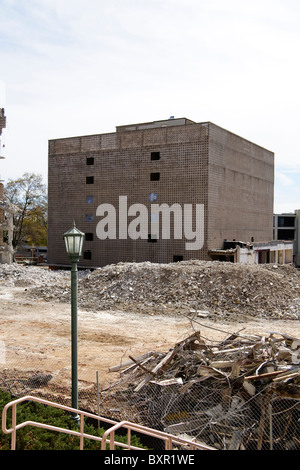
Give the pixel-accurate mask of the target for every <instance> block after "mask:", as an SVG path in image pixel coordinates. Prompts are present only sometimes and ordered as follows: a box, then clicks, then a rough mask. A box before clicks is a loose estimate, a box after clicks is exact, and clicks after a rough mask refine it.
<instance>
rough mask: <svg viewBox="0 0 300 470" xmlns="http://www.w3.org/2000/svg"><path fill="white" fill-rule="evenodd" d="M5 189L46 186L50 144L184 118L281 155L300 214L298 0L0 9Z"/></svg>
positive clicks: (287, 205) (292, 203)
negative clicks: (30, 180) (38, 182)
mask: <svg viewBox="0 0 300 470" xmlns="http://www.w3.org/2000/svg"><path fill="white" fill-rule="evenodd" d="M0 41H1V42H0V45H1V47H0V107H5V111H6V116H7V129H6V131H4V132H3V135H2V143H4V144H5V152H4V154H5V157H6V158H5V160H1V161H0V165H1V166H0V176H1V178H2V180H4V182H5V181H7V180H8V179H15V178H17V177H19V176H22V175H23V174H24V173H25V172H35V173H38V174H42V175H43V177H44V180H45V182H47V162H48V140H49V139H53V138H59V137H70V136H76V135H88V134H96V133H104V132H114V131H115V127H116V126H118V125H124V124H131V123H137V122H146V121H153V120H161V119H167V118H169V117H170V116H175V117H177V118H180V117H186V118H188V119H191V120H194V121H196V122H205V121H211V122H214V123H215V124H217V125H219V126H221V127H224V128H225V129H228V130H229V131H231V132H234V133H236V134H238V135H240V136H242V137H244V138H246V139H248V140H251V141H253V142H255V143H256V144H258V145H261V146H262V147H265V148H267V149H268V150H271V151H273V152H274V153H275V207H274V210H275V212H285V211H289V212H293V211H294V210H295V209H300V184H299V183H300V158H299V157H300V147H299V132H300V125H299V124H300V114H299V111H300V95H299V89H300V61H299V57H300V2H299V0H251V1H250V0H226V1H225V0H105V1H104V0H0Z"/></svg>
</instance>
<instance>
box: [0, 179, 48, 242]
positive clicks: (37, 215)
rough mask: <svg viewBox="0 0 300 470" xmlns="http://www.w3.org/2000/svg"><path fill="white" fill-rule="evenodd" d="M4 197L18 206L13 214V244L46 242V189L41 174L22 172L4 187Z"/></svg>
mask: <svg viewBox="0 0 300 470" xmlns="http://www.w3.org/2000/svg"><path fill="white" fill-rule="evenodd" d="M4 195H5V197H6V199H7V200H8V201H9V202H10V203H12V204H14V205H16V206H18V207H19V209H20V212H19V213H17V214H15V215H14V234H13V246H14V248H17V247H18V246H20V245H21V244H22V243H27V244H28V245H31V246H32V245H35V246H45V245H46V244H47V189H46V186H45V184H43V179H42V176H41V175H37V174H35V173H24V175H23V176H22V177H21V178H18V179H16V180H12V179H10V180H9V181H8V182H7V184H6V185H5V187H4Z"/></svg>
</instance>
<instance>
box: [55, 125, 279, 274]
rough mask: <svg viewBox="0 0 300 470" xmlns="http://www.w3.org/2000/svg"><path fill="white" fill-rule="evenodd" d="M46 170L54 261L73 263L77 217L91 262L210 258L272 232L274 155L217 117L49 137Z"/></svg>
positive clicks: (82, 262)
mask: <svg viewBox="0 0 300 470" xmlns="http://www.w3.org/2000/svg"><path fill="white" fill-rule="evenodd" d="M48 174H49V177H48V178H49V181H48V191H49V194H48V202H49V212H48V263H49V264H50V265H66V264H69V260H68V258H67V255H66V252H65V247H64V242H63V233H64V232H66V231H67V230H68V229H69V228H71V227H72V224H73V220H75V222H76V226H77V227H78V228H79V229H80V230H81V231H83V232H84V233H85V241H84V246H83V255H82V257H81V260H80V263H79V265H81V266H85V267H97V266H104V265H106V264H111V263H117V262H120V261H136V262H140V261H151V262H159V263H168V262H172V261H178V260H187V259H203V260H209V259H211V257H210V252H211V250H216V249H221V248H222V247H223V245H224V241H226V240H230V241H232V240H242V241H243V242H251V241H252V242H253V241H256V242H263V241H269V240H272V238H273V233H272V226H273V186H274V154H273V153H272V152H271V151H269V150H266V149H264V148H262V147H260V146H258V145H256V144H254V143H252V142H249V141H248V140H245V139H244V138H242V137H239V136H237V135H235V134H233V133H232V132H229V131H227V130H225V129H223V128H221V127H219V126H217V125H215V124H213V123H211V122H206V123H196V122H193V121H191V120H188V119H186V118H182V119H174V118H170V119H168V120H165V121H156V122H149V123H142V124H134V125H126V126H119V127H117V128H116V132H114V133H109V134H98V135H90V136H81V137H71V138H60V139H55V140H50V141H49V172H48ZM105 204H106V205H105Z"/></svg>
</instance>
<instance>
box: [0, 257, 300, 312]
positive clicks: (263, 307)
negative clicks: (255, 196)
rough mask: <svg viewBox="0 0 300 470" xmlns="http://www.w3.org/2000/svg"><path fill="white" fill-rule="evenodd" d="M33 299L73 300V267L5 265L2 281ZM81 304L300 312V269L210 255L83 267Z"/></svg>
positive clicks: (137, 308) (140, 308)
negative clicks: (199, 258)
mask: <svg viewBox="0 0 300 470" xmlns="http://www.w3.org/2000/svg"><path fill="white" fill-rule="evenodd" d="M3 280H5V282H9V283H10V284H11V285H15V286H26V287H27V295H28V297H29V298H31V299H32V300H34V299H41V300H46V301H47V300H48V301H50V300H51V301H60V302H69V301H70V272H69V271H61V270H60V271H54V270H53V271H52V270H49V269H41V268H40V267H34V266H28V267H25V266H21V265H16V264H13V265H2V266H1V267H0V282H1V281H3ZM78 303H79V308H82V309H89V310H94V311H99V310H122V311H125V312H126V311H128V312H133V311H135V312H140V313H144V314H150V315H154V314H160V315H161V314H166V315H172V316H180V315H185V316H188V317H191V318H195V317H198V318H203V317H204V318H209V319H216V320H220V319H221V320H222V321H226V320H235V319H237V318H239V317H243V318H244V319H247V317H251V318H253V317H260V318H269V319H292V320H297V319H299V318H300V273H299V271H298V270H297V269H296V268H294V267H293V266H292V265H273V264H264V265H246V264H234V263H224V262H223V263H222V262H217V261H213V262H209V261H197V260H195V261H186V262H180V263H170V264H153V263H150V262H143V263H118V264H115V265H109V266H106V267H103V268H99V269H95V270H94V271H92V272H91V271H79V285H78Z"/></svg>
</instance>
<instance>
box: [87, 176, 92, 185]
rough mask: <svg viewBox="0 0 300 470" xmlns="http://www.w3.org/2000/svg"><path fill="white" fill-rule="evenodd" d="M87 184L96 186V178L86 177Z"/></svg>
mask: <svg viewBox="0 0 300 470" xmlns="http://www.w3.org/2000/svg"><path fill="white" fill-rule="evenodd" d="M86 184H94V177H93V176H87V177H86Z"/></svg>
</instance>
